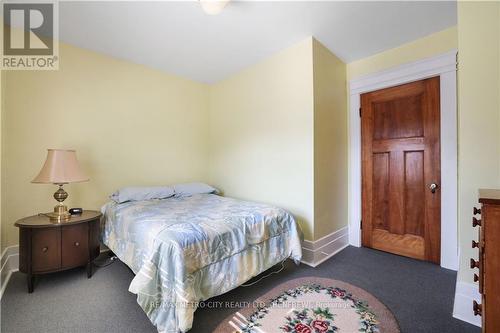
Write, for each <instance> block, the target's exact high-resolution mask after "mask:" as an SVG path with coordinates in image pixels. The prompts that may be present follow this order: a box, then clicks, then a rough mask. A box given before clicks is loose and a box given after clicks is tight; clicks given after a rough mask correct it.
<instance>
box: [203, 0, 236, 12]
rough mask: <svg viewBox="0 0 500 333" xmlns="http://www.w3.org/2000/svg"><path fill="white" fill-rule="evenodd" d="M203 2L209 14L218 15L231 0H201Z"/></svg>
mask: <svg viewBox="0 0 500 333" xmlns="http://www.w3.org/2000/svg"><path fill="white" fill-rule="evenodd" d="M199 1H200V4H201V8H203V11H205V13H207V14H208V15H217V14H219V13H220V12H222V10H223V9H224V7H226V5H227V4H228V2H229V1H230V0H199Z"/></svg>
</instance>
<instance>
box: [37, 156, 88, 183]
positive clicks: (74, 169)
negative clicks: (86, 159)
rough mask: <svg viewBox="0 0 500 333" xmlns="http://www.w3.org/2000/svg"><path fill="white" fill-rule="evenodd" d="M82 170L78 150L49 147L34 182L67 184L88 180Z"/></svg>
mask: <svg viewBox="0 0 500 333" xmlns="http://www.w3.org/2000/svg"><path fill="white" fill-rule="evenodd" d="M88 180H89V177H87V175H86V174H85V173H84V172H83V171H82V169H81V168H80V165H79V164H78V160H77V159H76V152H75V151H74V150H66V149H48V153H47V159H46V160H45V164H44V165H43V167H42V170H40V173H39V174H38V176H36V177H35V179H33V180H32V181H31V182H32V183H49V184H66V183H77V182H85V181H88Z"/></svg>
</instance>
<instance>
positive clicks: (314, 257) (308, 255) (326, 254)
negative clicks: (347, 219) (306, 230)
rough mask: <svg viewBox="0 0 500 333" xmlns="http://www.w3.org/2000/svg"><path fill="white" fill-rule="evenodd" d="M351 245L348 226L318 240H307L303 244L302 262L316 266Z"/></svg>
mask: <svg viewBox="0 0 500 333" xmlns="http://www.w3.org/2000/svg"><path fill="white" fill-rule="evenodd" d="M347 246H349V232H348V227H344V228H342V229H340V230H337V231H334V232H332V233H331V234H329V235H326V236H324V237H321V238H320V239H318V240H316V241H308V240H305V241H304V243H303V244H302V262H303V263H304V264H306V265H308V266H311V267H316V266H318V265H319V264H321V263H322V262H324V261H326V260H328V259H330V258H331V257H333V256H334V255H335V254H337V253H339V252H340V251H342V250H343V249H345V248H346V247H347Z"/></svg>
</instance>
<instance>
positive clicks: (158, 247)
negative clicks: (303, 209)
mask: <svg viewBox="0 0 500 333" xmlns="http://www.w3.org/2000/svg"><path fill="white" fill-rule="evenodd" d="M102 211H103V213H104V216H105V225H104V231H103V241H104V244H106V245H107V246H108V247H109V248H110V249H111V250H112V251H113V252H114V253H115V254H116V255H117V256H118V258H120V260H122V261H123V262H124V263H125V264H127V265H128V266H129V267H130V268H131V269H132V271H133V272H134V273H135V274H136V276H135V278H134V279H133V280H132V283H131V284H130V288H129V291H130V292H132V293H135V294H137V302H138V303H139V305H140V306H141V307H142V308H143V310H144V311H145V312H146V314H147V315H148V317H149V319H150V320H151V322H152V323H153V324H154V325H156V327H157V328H158V331H159V332H172V333H178V332H179V331H181V332H186V331H188V330H189V329H190V328H191V326H192V323H193V315H194V311H195V310H196V308H197V306H198V303H197V302H199V301H203V300H207V299H208V298H210V297H213V296H216V295H220V294H222V293H225V292H227V291H229V290H231V289H234V288H236V287H238V286H239V285H241V284H242V283H244V282H246V281H248V280H249V279H250V278H252V277H254V276H256V275H258V274H259V273H261V272H263V271H265V270H266V269H268V268H270V267H272V266H273V265H275V264H277V263H279V262H280V261H283V260H285V259H286V258H292V259H293V260H295V262H297V263H298V262H299V261H300V259H301V256H302V250H301V240H302V233H301V231H300V228H299V227H298V225H297V223H296V222H295V220H294V218H293V217H292V215H290V214H289V213H288V212H287V211H285V210H283V209H281V208H277V207H273V206H269V205H265V204H259V203H254V202H246V201H240V200H236V199H231V198H226V197H221V196H218V195H214V194H198V195H193V196H190V197H180V198H176V197H174V198H169V199H163V200H149V201H135V202H126V203H122V204H117V203H115V202H109V203H107V204H106V205H104V206H103V208H102Z"/></svg>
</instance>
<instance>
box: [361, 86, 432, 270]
mask: <svg viewBox="0 0 500 333" xmlns="http://www.w3.org/2000/svg"><path fill="white" fill-rule="evenodd" d="M361 106H362V118H361V137H362V201H363V202H362V227H363V230H362V236H363V245H364V246H367V247H372V248H375V249H379V250H383V251H388V252H392V253H396V254H400V255H404V256H409V257H412V258H417V259H423V260H428V261H432V262H435V263H439V259H440V232H441V227H440V224H441V222H440V214H441V197H440V191H439V189H438V190H437V191H435V193H432V192H431V191H430V190H429V186H430V184H432V183H436V184H439V183H440V181H441V179H440V178H441V177H440V172H441V171H440V147H439V128H440V124H439V121H440V119H439V112H440V110H439V77H437V78H431V79H426V80H422V81H418V82H413V83H409V84H405V85H401V86H397V87H392V88H388V89H382V90H378V91H375V92H370V93H367V94H363V95H362V96H361Z"/></svg>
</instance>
